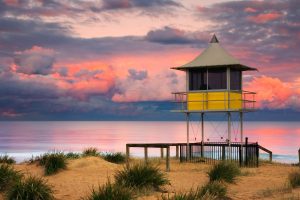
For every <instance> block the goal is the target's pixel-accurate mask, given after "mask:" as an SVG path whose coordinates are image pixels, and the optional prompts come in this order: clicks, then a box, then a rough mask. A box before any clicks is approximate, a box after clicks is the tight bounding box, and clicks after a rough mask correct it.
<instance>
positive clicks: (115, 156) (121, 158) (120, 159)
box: [101, 152, 126, 164]
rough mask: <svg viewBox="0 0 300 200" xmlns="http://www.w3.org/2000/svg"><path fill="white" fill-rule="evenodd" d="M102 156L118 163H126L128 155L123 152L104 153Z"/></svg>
mask: <svg viewBox="0 0 300 200" xmlns="http://www.w3.org/2000/svg"><path fill="white" fill-rule="evenodd" d="M101 157H102V158H103V159H104V160H106V161H108V162H111V163H116V164H121V163H125V161H126V155H125V154H123V153H121V152H117V153H106V154H102V155H101Z"/></svg>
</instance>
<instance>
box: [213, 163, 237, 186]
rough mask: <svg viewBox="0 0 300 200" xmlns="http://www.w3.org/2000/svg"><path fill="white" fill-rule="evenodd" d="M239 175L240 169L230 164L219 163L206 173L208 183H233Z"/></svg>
mask: <svg viewBox="0 0 300 200" xmlns="http://www.w3.org/2000/svg"><path fill="white" fill-rule="evenodd" d="M240 174H241V170H240V168H239V167H238V166H237V165H236V164H235V163H232V162H226V161H223V162H220V163H218V164H216V165H214V166H213V167H212V169H211V170H210V171H209V172H208V176H209V180H210V181H222V180H223V181H225V182H228V183H233V182H234V181H235V178H236V177H237V176H238V175H240Z"/></svg>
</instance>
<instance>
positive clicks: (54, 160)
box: [39, 152, 67, 175]
mask: <svg viewBox="0 0 300 200" xmlns="http://www.w3.org/2000/svg"><path fill="white" fill-rule="evenodd" d="M39 164H40V165H41V166H44V167H45V174H46V175H51V174H55V173H57V172H58V171H59V170H60V169H66V166H67V163H66V157H65V155H64V154H63V153H61V152H55V153H46V154H44V155H43V156H41V158H40V159H39Z"/></svg>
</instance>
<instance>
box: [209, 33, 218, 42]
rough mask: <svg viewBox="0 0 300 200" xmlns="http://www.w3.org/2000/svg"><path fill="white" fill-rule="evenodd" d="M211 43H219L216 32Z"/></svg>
mask: <svg viewBox="0 0 300 200" xmlns="http://www.w3.org/2000/svg"><path fill="white" fill-rule="evenodd" d="M210 43H219V40H218V38H217V36H216V35H215V34H214V35H213V37H212V38H211V40H210Z"/></svg>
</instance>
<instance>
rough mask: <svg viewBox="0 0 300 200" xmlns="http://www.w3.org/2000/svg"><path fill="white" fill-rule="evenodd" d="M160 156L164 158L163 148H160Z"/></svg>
mask: <svg viewBox="0 0 300 200" xmlns="http://www.w3.org/2000/svg"><path fill="white" fill-rule="evenodd" d="M160 158H164V148H160Z"/></svg>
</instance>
